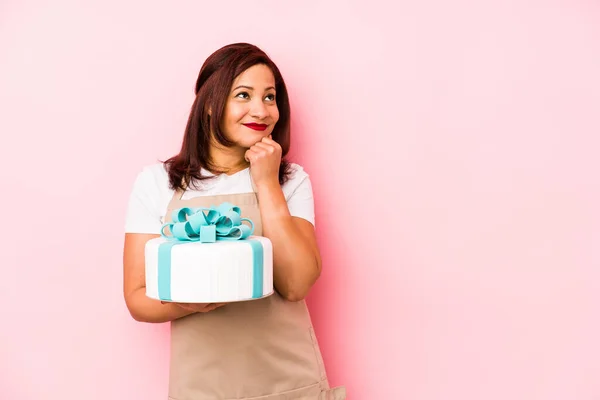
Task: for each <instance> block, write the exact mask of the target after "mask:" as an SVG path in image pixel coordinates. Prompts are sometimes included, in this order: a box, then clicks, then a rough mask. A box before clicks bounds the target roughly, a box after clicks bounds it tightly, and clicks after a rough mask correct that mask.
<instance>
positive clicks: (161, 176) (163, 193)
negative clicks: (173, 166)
mask: <svg viewBox="0 0 600 400" xmlns="http://www.w3.org/2000/svg"><path fill="white" fill-rule="evenodd" d="M134 190H135V191H136V192H137V193H139V194H140V195H146V196H150V197H153V198H155V200H156V201H158V202H159V203H160V202H162V201H164V198H165V197H168V196H169V193H171V194H172V193H173V190H171V189H170V188H169V174H168V173H167V170H166V169H165V165H164V164H163V163H155V164H150V165H146V166H144V167H142V168H141V170H140V171H139V172H138V175H137V178H136V180H135V184H134Z"/></svg>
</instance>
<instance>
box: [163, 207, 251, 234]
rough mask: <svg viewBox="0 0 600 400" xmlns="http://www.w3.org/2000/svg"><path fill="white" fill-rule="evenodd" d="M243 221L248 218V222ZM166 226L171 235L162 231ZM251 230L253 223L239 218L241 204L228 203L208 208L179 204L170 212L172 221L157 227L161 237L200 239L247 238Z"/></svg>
mask: <svg viewBox="0 0 600 400" xmlns="http://www.w3.org/2000/svg"><path fill="white" fill-rule="evenodd" d="M243 222H248V223H249V224H250V226H248V225H244V224H243ZM166 227H168V228H169V231H171V235H170V236H169V235H167V234H165V228H166ZM253 232H254V223H253V222H252V221H251V220H250V219H248V218H242V216H241V210H240V208H239V207H237V206H234V205H233V204H231V203H222V204H221V205H219V206H217V207H210V208H195V209H193V208H189V207H184V208H179V209H177V210H174V211H173V212H172V214H171V222H169V223H166V224H164V225H163V226H162V227H161V229H160V233H161V236H163V237H167V238H173V239H176V240H180V241H191V242H198V241H199V242H203V243H212V242H216V241H217V240H240V239H246V238H247V237H248V236H250V235H252V233H253Z"/></svg>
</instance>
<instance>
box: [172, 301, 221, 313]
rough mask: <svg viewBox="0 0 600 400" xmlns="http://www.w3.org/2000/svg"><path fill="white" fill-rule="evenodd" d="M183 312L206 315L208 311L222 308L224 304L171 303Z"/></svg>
mask: <svg viewBox="0 0 600 400" xmlns="http://www.w3.org/2000/svg"><path fill="white" fill-rule="evenodd" d="M172 304H175V305H177V306H179V307H181V308H183V309H184V310H188V311H192V312H199V313H206V312H209V311H213V310H216V309H217V308H219V307H223V306H224V305H225V304H226V303H172Z"/></svg>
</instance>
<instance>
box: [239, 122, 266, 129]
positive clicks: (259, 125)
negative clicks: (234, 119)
mask: <svg viewBox="0 0 600 400" xmlns="http://www.w3.org/2000/svg"><path fill="white" fill-rule="evenodd" d="M244 126H247V127H248V128H250V129H254V130H255V131H264V130H265V129H267V126H268V125H266V124H254V123H252V124H244Z"/></svg>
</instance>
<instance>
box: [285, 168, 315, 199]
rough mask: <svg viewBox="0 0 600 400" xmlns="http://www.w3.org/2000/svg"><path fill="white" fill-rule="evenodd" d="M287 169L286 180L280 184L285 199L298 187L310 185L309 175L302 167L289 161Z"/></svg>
mask: <svg viewBox="0 0 600 400" xmlns="http://www.w3.org/2000/svg"><path fill="white" fill-rule="evenodd" d="M289 171H290V173H289V175H288V180H287V181H286V182H285V183H284V184H283V185H282V186H281V189H282V190H283V193H284V195H285V197H286V199H289V198H290V197H291V196H292V195H293V194H294V192H296V191H297V190H298V189H299V188H302V187H306V186H308V187H310V176H309V174H308V172H307V171H306V170H305V169H304V167H302V166H301V165H299V164H296V163H290V165H289Z"/></svg>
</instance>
